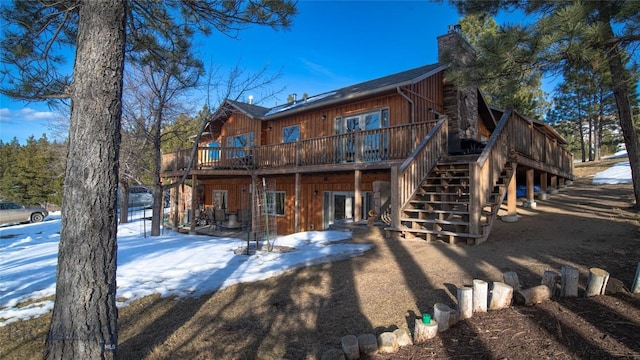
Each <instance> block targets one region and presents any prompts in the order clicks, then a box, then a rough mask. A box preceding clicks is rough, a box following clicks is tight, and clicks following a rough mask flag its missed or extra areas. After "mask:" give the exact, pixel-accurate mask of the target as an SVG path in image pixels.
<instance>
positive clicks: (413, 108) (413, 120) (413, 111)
mask: <svg viewBox="0 0 640 360" xmlns="http://www.w3.org/2000/svg"><path fill="white" fill-rule="evenodd" d="M396 91H397V92H398V94H400V96H402V97H403V98H405V99H407V101H408V102H409V104H411V123H414V122H415V120H416V119H415V118H416V110H415V105H414V103H413V100H411V98H409V97H408V96H407V95H405V94H404V93H403V92H402V90H400V86H398V87H397V88H396Z"/></svg>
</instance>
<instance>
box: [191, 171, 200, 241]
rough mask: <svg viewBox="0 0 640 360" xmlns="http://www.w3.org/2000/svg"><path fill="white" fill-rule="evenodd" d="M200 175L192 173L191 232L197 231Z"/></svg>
mask: <svg viewBox="0 0 640 360" xmlns="http://www.w3.org/2000/svg"><path fill="white" fill-rule="evenodd" d="M197 184H198V175H195V174H193V175H191V209H190V210H189V220H190V221H189V234H195V232H196V205H197V201H198V196H199V194H198V185H197Z"/></svg>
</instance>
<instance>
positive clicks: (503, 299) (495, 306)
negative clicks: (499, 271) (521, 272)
mask: <svg viewBox="0 0 640 360" xmlns="http://www.w3.org/2000/svg"><path fill="white" fill-rule="evenodd" d="M512 298H513V288H512V287H511V286H509V285H507V284H505V283H502V282H499V281H496V282H494V283H493V290H492V291H491V301H490V302H489V310H500V309H504V308H507V307H509V306H510V305H511V299H512Z"/></svg>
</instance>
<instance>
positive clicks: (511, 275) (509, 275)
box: [502, 271, 520, 290]
mask: <svg viewBox="0 0 640 360" xmlns="http://www.w3.org/2000/svg"><path fill="white" fill-rule="evenodd" d="M502 277H503V278H504V283H505V284H507V285H509V286H511V287H512V288H513V290H518V289H520V280H518V274H517V273H516V272H515V271H507V272H506V273H504V274H503V275H502Z"/></svg>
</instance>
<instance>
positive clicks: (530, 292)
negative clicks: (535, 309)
mask: <svg viewBox="0 0 640 360" xmlns="http://www.w3.org/2000/svg"><path fill="white" fill-rule="evenodd" d="M551 295H552V293H551V289H550V288H549V287H548V286H547V285H538V286H534V287H532V288H528V289H522V290H518V291H516V293H515V295H514V296H515V302H516V303H517V304H523V305H535V304H538V303H541V302H543V301H547V300H549V299H551Z"/></svg>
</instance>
